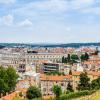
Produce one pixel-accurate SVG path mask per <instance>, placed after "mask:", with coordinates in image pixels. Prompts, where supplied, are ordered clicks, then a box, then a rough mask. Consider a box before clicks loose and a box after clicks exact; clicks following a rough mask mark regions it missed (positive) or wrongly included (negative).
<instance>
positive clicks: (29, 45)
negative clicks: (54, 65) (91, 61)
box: [0, 43, 100, 48]
mask: <svg viewBox="0 0 100 100" xmlns="http://www.w3.org/2000/svg"><path fill="white" fill-rule="evenodd" d="M81 46H100V43H67V44H21V43H0V48H3V47H23V48H25V47H27V48H34V47H45V48H47V47H74V48H79V47H81Z"/></svg>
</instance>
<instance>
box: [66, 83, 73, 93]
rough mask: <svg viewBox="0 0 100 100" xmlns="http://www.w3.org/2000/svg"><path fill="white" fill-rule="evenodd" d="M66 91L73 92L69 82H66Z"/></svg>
mask: <svg viewBox="0 0 100 100" xmlns="http://www.w3.org/2000/svg"><path fill="white" fill-rule="evenodd" d="M67 91H69V92H74V90H73V87H72V85H71V83H70V82H68V85H67Z"/></svg>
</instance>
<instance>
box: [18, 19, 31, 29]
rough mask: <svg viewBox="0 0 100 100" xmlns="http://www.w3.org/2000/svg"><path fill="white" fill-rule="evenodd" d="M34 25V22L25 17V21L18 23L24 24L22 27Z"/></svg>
mask: <svg viewBox="0 0 100 100" xmlns="http://www.w3.org/2000/svg"><path fill="white" fill-rule="evenodd" d="M32 25H33V23H32V22H31V21H30V20H29V19H25V20H24V21H22V22H20V23H19V24H18V26H22V27H29V26H32Z"/></svg>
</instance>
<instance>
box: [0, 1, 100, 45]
mask: <svg viewBox="0 0 100 100" xmlns="http://www.w3.org/2000/svg"><path fill="white" fill-rule="evenodd" d="M0 42H19V43H71V42H100V0H0Z"/></svg>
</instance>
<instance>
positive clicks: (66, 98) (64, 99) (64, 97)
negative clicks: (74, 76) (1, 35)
mask: <svg viewBox="0 0 100 100" xmlns="http://www.w3.org/2000/svg"><path fill="white" fill-rule="evenodd" d="M94 92H95V91H94V90H93V91H88V90H85V91H80V92H72V93H69V94H64V95H62V96H60V100H70V99H72V98H78V97H81V96H86V95H91V94H92V93H94Z"/></svg>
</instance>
